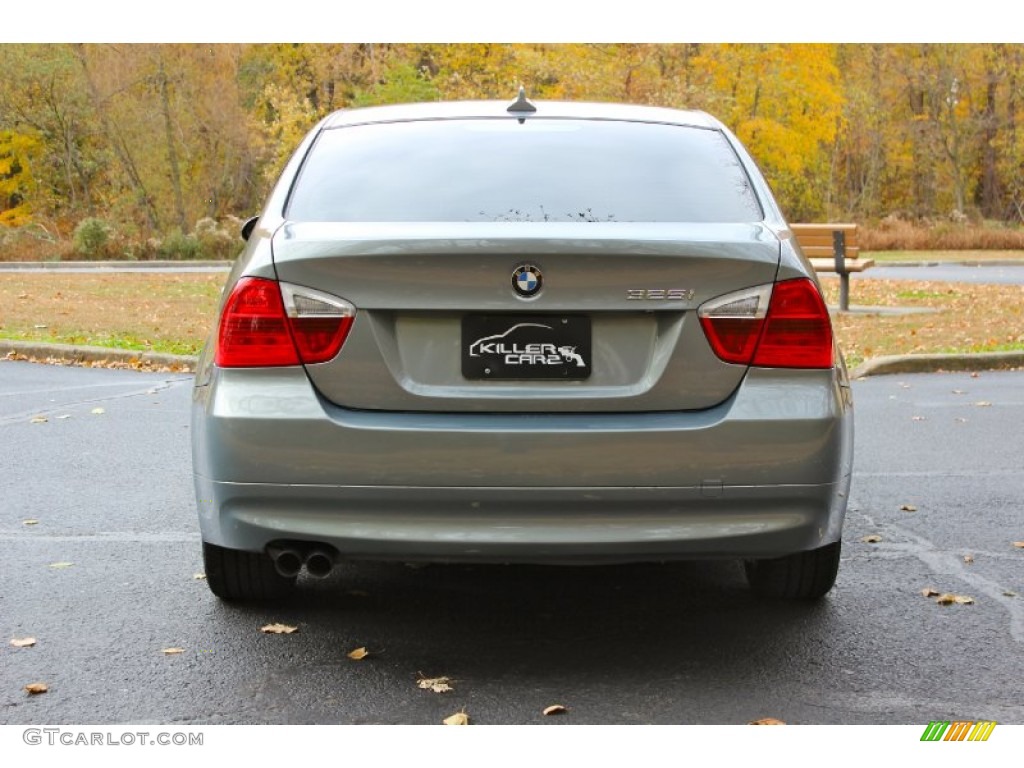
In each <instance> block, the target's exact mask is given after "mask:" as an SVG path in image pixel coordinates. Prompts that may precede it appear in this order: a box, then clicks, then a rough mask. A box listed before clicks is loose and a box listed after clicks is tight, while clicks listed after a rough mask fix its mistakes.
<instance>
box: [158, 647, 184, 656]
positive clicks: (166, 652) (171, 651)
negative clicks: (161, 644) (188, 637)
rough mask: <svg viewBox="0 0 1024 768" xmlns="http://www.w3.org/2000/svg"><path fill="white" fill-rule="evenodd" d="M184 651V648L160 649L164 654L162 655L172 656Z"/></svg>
mask: <svg viewBox="0 0 1024 768" xmlns="http://www.w3.org/2000/svg"><path fill="white" fill-rule="evenodd" d="M184 652H185V649H184V648H163V649H162V650H161V651H160V653H162V654H164V656H174V655H175V654H178V653H184Z"/></svg>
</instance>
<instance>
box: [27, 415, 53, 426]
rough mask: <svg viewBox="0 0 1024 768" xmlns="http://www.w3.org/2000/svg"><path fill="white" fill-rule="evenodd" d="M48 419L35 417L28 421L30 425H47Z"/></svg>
mask: <svg viewBox="0 0 1024 768" xmlns="http://www.w3.org/2000/svg"><path fill="white" fill-rule="evenodd" d="M47 421H48V419H47V418H46V417H45V416H33V417H32V418H31V419H29V420H28V423H29V424H45V423H46V422H47Z"/></svg>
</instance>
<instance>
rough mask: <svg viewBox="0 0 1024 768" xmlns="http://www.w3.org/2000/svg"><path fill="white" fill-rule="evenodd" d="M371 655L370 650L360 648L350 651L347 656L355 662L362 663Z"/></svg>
mask: <svg viewBox="0 0 1024 768" xmlns="http://www.w3.org/2000/svg"><path fill="white" fill-rule="evenodd" d="M369 655H370V652H369V651H368V650H366V648H365V647H364V646H360V647H358V648H356V649H355V650H354V651H349V652H348V653H347V654H346V656H348V657H349V658H350V659H352V660H353V661H361V660H363V659H365V658H366V657H367V656H369Z"/></svg>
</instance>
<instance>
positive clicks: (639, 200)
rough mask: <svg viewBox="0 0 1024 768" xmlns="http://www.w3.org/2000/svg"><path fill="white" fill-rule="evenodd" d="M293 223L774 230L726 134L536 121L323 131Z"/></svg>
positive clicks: (296, 197) (294, 199) (297, 190)
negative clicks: (748, 225)
mask: <svg viewBox="0 0 1024 768" xmlns="http://www.w3.org/2000/svg"><path fill="white" fill-rule="evenodd" d="M287 216H288V218H289V219H292V220H293V221H474V222H486V221H537V222H542V221H555V222H567V221H575V222H581V223H583V222H591V221H602V222H616V221H621V222H637V221H646V222H655V221H657V222H708V223H716V222H720V223H741V222H750V221H759V220H761V219H762V218H763V214H762V212H761V208H760V205H759V204H758V202H757V198H756V197H755V195H754V192H753V190H752V189H751V187H750V182H749V180H748V178H747V175H746V173H745V172H744V170H743V168H742V166H741V165H740V162H739V159H738V158H737V156H736V153H735V152H734V151H733V149H732V147H731V146H730V145H729V143H728V142H727V141H726V139H725V137H724V136H723V135H722V134H721V133H720V132H719V131H716V130H709V129H703V128H690V127H683V126H675V125H661V124H653V123H634V122H621V121H600V120H558V119H539V118H528V119H527V120H526V121H525V122H523V123H520V122H519V121H518V120H515V119H497V120H495V119H492V120H433V121H428V120H424V121H412V122H399V123H385V124H376V125H357V126H349V127H343V128H334V129H330V130H326V131H324V132H323V133H322V134H321V136H320V137H319V138H318V140H317V142H316V144H315V145H314V147H313V149H312V152H311V154H310V156H309V157H308V158H307V159H306V162H305V163H304V165H303V168H302V171H301V173H300V175H299V178H298V180H297V182H296V184H295V186H294V188H293V190H292V194H291V198H290V200H289V204H288V210H287Z"/></svg>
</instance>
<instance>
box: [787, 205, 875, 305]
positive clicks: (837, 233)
mask: <svg viewBox="0 0 1024 768" xmlns="http://www.w3.org/2000/svg"><path fill="white" fill-rule="evenodd" d="M789 228H790V229H791V230H792V231H793V234H794V235H796V241H797V242H798V243H800V250H802V251H803V252H804V256H806V257H807V258H808V259H810V261H811V266H812V267H814V271H815V272H834V273H835V274H837V275H839V309H840V310H842V311H843V312H845V311H847V310H849V309H850V275H851V274H852V273H853V272H863V271H864V270H865V269H869V268H871V267H873V266H874V265H875V262H874V260H873V259H862V258H860V247H859V246H858V245H857V225H856V224H790V225H789Z"/></svg>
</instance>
